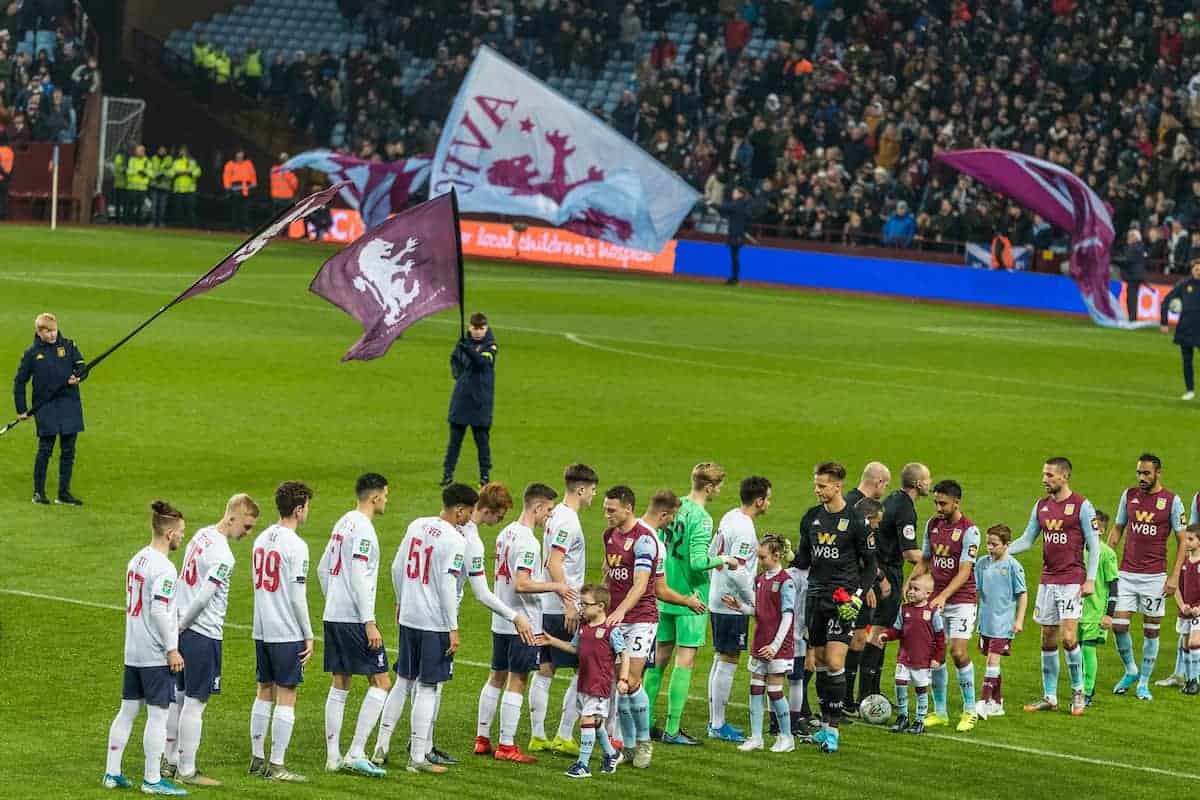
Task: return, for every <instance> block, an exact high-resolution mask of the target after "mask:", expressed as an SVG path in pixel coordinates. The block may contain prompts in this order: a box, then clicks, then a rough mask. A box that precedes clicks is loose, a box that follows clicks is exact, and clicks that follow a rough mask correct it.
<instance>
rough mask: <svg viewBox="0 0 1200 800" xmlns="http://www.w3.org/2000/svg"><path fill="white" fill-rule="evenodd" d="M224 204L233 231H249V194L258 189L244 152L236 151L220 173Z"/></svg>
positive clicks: (256, 180) (256, 177)
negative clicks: (226, 205)
mask: <svg viewBox="0 0 1200 800" xmlns="http://www.w3.org/2000/svg"><path fill="white" fill-rule="evenodd" d="M221 183H222V185H224V187H225V198H226V202H228V203H229V222H230V225H232V226H233V229H234V230H235V231H249V230H250V192H252V191H253V190H254V189H256V188H258V175H257V174H256V173H255V171H254V164H253V163H251V162H250V161H247V160H246V152H245V151H244V150H238V151H237V152H235V153H234V154H233V158H232V159H230V160H229V161H226V162H225V167H224V170H223V172H222V180H221Z"/></svg>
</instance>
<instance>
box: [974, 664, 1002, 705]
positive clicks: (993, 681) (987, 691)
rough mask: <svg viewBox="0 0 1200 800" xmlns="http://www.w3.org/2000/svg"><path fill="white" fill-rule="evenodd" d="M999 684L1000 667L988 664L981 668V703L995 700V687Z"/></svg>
mask: <svg viewBox="0 0 1200 800" xmlns="http://www.w3.org/2000/svg"><path fill="white" fill-rule="evenodd" d="M999 683H1000V665H999V664H997V665H996V666H994V667H993V666H992V665H991V664H988V665H987V666H986V667H984V668H983V691H982V692H981V693H980V698H979V699H981V700H983V701H985V702H986V701H988V700H992V699H994V698H995V694H996V686H997V685H998V684H999Z"/></svg>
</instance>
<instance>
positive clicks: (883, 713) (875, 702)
mask: <svg viewBox="0 0 1200 800" xmlns="http://www.w3.org/2000/svg"><path fill="white" fill-rule="evenodd" d="M858 713H859V714H860V715H862V719H863V720H865V721H866V722H869V723H871V724H872V725H882V724H883V723H885V722H887V721H888V720H889V719H891V718H892V704H891V703H890V702H889V701H888V699H887V698H886V697H884V696H883V695H881V694H873V695H870V696H869V697H864V698H863V701H862V702H861V703H859V704H858Z"/></svg>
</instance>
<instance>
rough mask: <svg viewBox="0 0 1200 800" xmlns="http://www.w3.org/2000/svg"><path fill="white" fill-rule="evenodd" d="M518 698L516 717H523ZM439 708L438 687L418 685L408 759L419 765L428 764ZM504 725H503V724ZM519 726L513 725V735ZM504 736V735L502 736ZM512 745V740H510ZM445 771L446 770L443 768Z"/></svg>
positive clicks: (413, 704)
mask: <svg viewBox="0 0 1200 800" xmlns="http://www.w3.org/2000/svg"><path fill="white" fill-rule="evenodd" d="M515 696H516V698H517V709H516V715H517V717H518V718H519V717H520V715H521V705H520V698H521V695H519V694H517V695H515ZM436 706H437V686H436V685H435V684H432V683H418V684H417V691H416V692H415V693H414V694H413V700H412V723H411V725H412V730H411V732H410V734H409V737H410V738H409V745H408V757H409V759H410V760H411V761H415V762H417V763H418V764H423V763H425V762H426V758H425V755H426V753H428V752H429V732H430V730H431V729H432V726H433V713H434V709H435V707H436ZM501 724H503V723H501ZM516 728H517V726H516V725H515V724H514V725H513V733H516ZM502 735H503V734H502ZM508 743H509V744H512V739H511V738H510V739H509V740H508ZM443 769H444V768H443Z"/></svg>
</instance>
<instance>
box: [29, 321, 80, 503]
mask: <svg viewBox="0 0 1200 800" xmlns="http://www.w3.org/2000/svg"><path fill="white" fill-rule="evenodd" d="M33 330H34V337H33V346H32V347H30V348H29V349H28V350H26V351H25V353H24V354H23V355H22V356H21V365H20V366H19V367H17V374H16V376H15V377H13V401H14V403H15V405H16V409H17V416H18V418H20V419H28V418H29V417H30V416H34V417H36V421H37V435H38V449H37V457H36V458H35V459H34V462H33V502H35V503H37V504H38V505H49V504H50V500H49V499H48V498H47V497H46V472H47V470H48V469H49V467H50V456H51V455H53V453H54V440H55V439H56V438H57V439H58V443H59V451H58V452H59V456H58V500H57V502H58V503H59V504H62V505H69V506H81V505H83V502H82V501H81V500H80V499H79V498H78V497H75V496H74V495H73V494H71V472H72V470H73V469H74V467H75V439H76V437H77V436H78V435H79V434H80V433H81V432H82V431H83V402H82V400H81V399H80V397H79V383H80V381H82V380H83V367H84V365H85V362H84V360H83V354H82V353H80V352H79V348H78V347H76V346H75V343H74V342H73V341H71V340H70V339H68V338H66V337H65V336H61V335H60V334H59V332H58V319H57V318H56V317H55V316H54V315H53V314H51V313H49V312H46V313H43V314H38V316H37V319H35V320H34V323H33ZM31 379H32V380H33V407H35V408H37V413H36V414H31V413H30V406H29V405H28V404H27V403H26V397H25V386H26V384H28V383H29V381H30V380H31ZM39 406H40V407H39Z"/></svg>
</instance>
